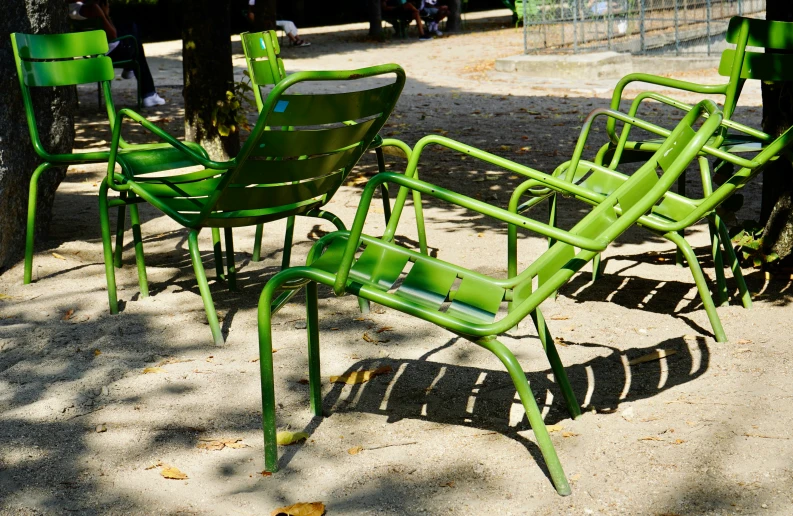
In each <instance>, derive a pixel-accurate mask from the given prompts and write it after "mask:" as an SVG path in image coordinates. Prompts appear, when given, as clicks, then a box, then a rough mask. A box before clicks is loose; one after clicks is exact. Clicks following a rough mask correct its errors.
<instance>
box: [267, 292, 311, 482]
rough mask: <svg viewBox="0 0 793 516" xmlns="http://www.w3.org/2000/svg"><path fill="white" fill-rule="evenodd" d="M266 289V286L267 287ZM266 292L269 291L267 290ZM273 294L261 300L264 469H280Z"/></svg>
mask: <svg viewBox="0 0 793 516" xmlns="http://www.w3.org/2000/svg"><path fill="white" fill-rule="evenodd" d="M265 289H266V287H265ZM265 292H268V291H267V290H265ZM270 297H271V296H269V295H266V294H265V293H262V298H263V299H260V301H259V313H258V326H259V373H260V378H261V390H262V430H263V433H264V469H265V471H270V472H272V473H275V472H276V471H278V444H277V441H276V430H275V379H274V376H273V333H272V325H271V322H272V313H271V312H270V304H271V301H272V300H271V299H270ZM306 326H307V327H308V324H307V325H306Z"/></svg>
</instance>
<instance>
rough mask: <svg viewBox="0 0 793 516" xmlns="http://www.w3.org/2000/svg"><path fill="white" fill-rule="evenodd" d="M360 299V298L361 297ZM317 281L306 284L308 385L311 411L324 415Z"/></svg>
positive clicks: (316, 414)
mask: <svg viewBox="0 0 793 516" xmlns="http://www.w3.org/2000/svg"><path fill="white" fill-rule="evenodd" d="M359 299H360V298H359ZM317 305H318V296H317V283H316V282H315V281H312V282H310V283H309V284H308V285H306V333H307V334H308V386H309V392H310V395H311V411H312V412H313V413H314V415H315V416H322V381H321V378H320V363H319V315H318V306H317Z"/></svg>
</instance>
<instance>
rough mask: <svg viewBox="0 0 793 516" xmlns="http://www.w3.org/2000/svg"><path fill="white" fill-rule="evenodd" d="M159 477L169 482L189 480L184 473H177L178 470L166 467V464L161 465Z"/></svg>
mask: <svg viewBox="0 0 793 516" xmlns="http://www.w3.org/2000/svg"><path fill="white" fill-rule="evenodd" d="M160 475H161V476H163V477H165V478H168V479H170V480H184V479H186V478H190V477H188V476H187V475H186V474H185V473H182V472H181V471H179V468H175V467H173V466H168V465H167V464H163V465H162V469H161V470H160Z"/></svg>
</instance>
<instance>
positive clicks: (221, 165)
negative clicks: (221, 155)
mask: <svg viewBox="0 0 793 516" xmlns="http://www.w3.org/2000/svg"><path fill="white" fill-rule="evenodd" d="M124 118H130V119H132V120H134V121H136V122H138V123H139V124H140V125H142V126H143V127H144V128H145V129H147V130H148V131H149V132H151V133H153V134H155V135H156V136H158V137H160V138H161V139H163V140H165V142H166V143H168V144H169V145H171V146H172V147H174V148H176V149H178V150H179V151H181V152H182V153H184V154H186V155H187V156H189V157H190V158H191V159H193V160H194V161H195V162H196V163H197V164H199V165H202V166H203V167H205V168H208V169H213V170H228V169H230V168H233V167H235V166H236V164H237V162H236V160H235V159H231V160H229V161H213V160H210V159H207V158H206V157H205V156H204V155H202V154H201V153H198V152H196V151H195V150H194V149H192V148H191V147H189V146H188V145H186V144H185V143H184V142H180V141H179V140H177V139H176V138H174V137H173V136H171V135H170V134H168V133H167V132H165V131H163V130H162V129H160V128H159V127H157V126H156V125H154V124H152V123H151V122H149V121H148V120H146V118H144V117H143V116H141V115H139V114H138V113H136V112H134V111H132V110H131V109H121V110H119V112H118V115H117V117H116V122H115V124H113V139H112V141H111V142H110V157H109V158H108V165H107V177H108V186H109V187H110V188H112V189H114V190H124V189H125V188H124V187H123V186H122V185H119V184H118V183H116V182H115V174H114V169H115V165H116V157H117V155H118V149H119V143H120V139H121V126H122V123H123V121H124Z"/></svg>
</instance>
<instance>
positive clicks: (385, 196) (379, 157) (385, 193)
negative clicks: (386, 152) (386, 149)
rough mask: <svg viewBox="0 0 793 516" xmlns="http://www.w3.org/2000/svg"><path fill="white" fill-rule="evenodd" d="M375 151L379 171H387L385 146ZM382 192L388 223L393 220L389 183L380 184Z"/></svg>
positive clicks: (384, 211) (384, 212)
mask: <svg viewBox="0 0 793 516" xmlns="http://www.w3.org/2000/svg"><path fill="white" fill-rule="evenodd" d="M374 153H375V155H376V156H377V170H378V172H381V173H382V172H385V171H386V170H385V156H383V148H382V147H377V148H376V149H375V150H374ZM380 193H381V195H382V197H383V215H384V217H385V223H386V224H388V221H389V220H391V200H390V199H389V196H388V185H387V184H386V183H383V184H381V185H380Z"/></svg>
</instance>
